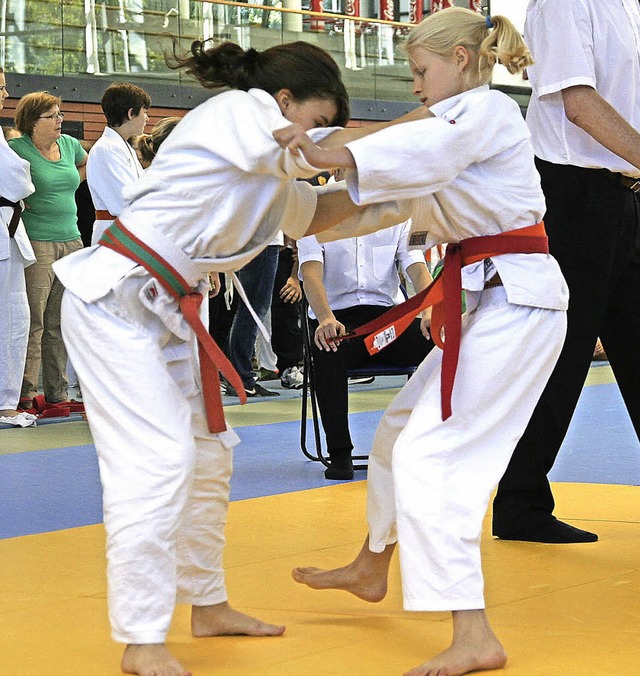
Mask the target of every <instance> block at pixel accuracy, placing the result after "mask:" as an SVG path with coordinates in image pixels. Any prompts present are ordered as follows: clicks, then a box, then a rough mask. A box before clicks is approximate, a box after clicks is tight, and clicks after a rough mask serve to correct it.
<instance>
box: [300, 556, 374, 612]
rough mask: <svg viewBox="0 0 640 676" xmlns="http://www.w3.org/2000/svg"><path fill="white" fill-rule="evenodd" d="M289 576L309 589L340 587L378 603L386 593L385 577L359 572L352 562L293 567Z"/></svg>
mask: <svg viewBox="0 0 640 676" xmlns="http://www.w3.org/2000/svg"><path fill="white" fill-rule="evenodd" d="M291 576H292V577H293V579H294V580H295V581H296V582H299V583H300V584H306V585H307V587H311V589H340V590H342V591H346V592H349V593H350V594H353V595H354V596H357V597H358V598H359V599H362V600H363V601H367V602H369V603H379V602H380V601H382V599H383V598H384V597H385V596H386V595H387V578H386V576H385V577H384V578H383V579H382V580H381V579H380V578H379V577H377V576H370V575H364V574H361V573H360V572H359V571H358V570H356V568H355V565H354V564H353V563H351V564H349V565H348V566H344V567H343V568H334V569H332V570H323V569H321V568H294V569H293V570H292V571H291Z"/></svg>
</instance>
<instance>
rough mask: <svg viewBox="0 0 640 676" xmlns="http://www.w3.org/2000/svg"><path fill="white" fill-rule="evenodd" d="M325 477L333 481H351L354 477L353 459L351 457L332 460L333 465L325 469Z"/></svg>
mask: <svg viewBox="0 0 640 676" xmlns="http://www.w3.org/2000/svg"><path fill="white" fill-rule="evenodd" d="M324 478H325V479H329V480H331V481H349V480H351V479H353V461H352V460H351V458H344V459H340V460H336V459H333V460H331V467H327V469H325V471H324Z"/></svg>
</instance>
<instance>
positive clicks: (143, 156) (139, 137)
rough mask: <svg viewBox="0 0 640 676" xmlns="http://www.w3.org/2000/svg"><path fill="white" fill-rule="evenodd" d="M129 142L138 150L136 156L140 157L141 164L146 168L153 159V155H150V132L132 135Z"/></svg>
mask: <svg viewBox="0 0 640 676" xmlns="http://www.w3.org/2000/svg"><path fill="white" fill-rule="evenodd" d="M127 143H128V144H129V145H130V146H131V147H132V148H133V149H134V150H135V151H136V157H137V158H138V162H140V166H141V167H142V168H143V169H146V168H147V167H148V166H149V165H150V164H151V160H152V159H153V156H150V155H149V145H148V144H149V134H136V135H135V136H131V137H130V138H129V139H128V141H127ZM143 147H144V150H143Z"/></svg>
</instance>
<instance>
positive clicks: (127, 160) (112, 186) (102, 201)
mask: <svg viewBox="0 0 640 676" xmlns="http://www.w3.org/2000/svg"><path fill="white" fill-rule="evenodd" d="M143 171H144V170H143V169H142V165H141V164H140V161H139V160H138V156H137V155H136V151H135V150H134V149H133V148H132V147H131V146H130V145H129V144H128V143H127V142H126V141H125V140H124V139H123V138H122V136H120V134H118V132H117V131H115V129H111V127H105V129H104V131H103V132H102V136H101V137H100V138H99V139H98V140H97V141H96V142H95V145H94V146H93V148H91V152H90V153H89V158H88V159H87V183H88V184H89V191H90V192H91V199H92V200H93V204H94V206H95V208H96V211H108V212H109V213H110V214H112V215H113V216H119V215H120V214H121V213H122V210H123V209H124V206H125V200H124V197H123V196H122V191H123V189H124V188H125V187H126V186H128V185H131V184H132V183H133V182H134V181H135V180H137V179H138V178H139V177H140V176H142V172H143ZM110 223H111V220H96V221H95V222H94V224H93V233H92V235H91V244H97V243H98V240H99V239H100V237H102V233H103V232H104V231H105V230H106V229H107V228H108V227H109V225H110Z"/></svg>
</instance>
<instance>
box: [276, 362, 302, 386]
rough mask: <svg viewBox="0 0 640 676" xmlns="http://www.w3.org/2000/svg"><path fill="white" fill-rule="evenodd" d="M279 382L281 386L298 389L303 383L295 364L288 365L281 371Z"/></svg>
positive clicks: (300, 373)
mask: <svg viewBox="0 0 640 676" xmlns="http://www.w3.org/2000/svg"><path fill="white" fill-rule="evenodd" d="M280 384H281V385H282V387H286V388H287V389H288V390H300V389H302V386H303V384H304V376H303V375H302V371H301V370H300V369H299V368H298V367H297V366H290V367H289V368H286V369H285V370H284V371H283V372H282V376H281V378H280Z"/></svg>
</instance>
